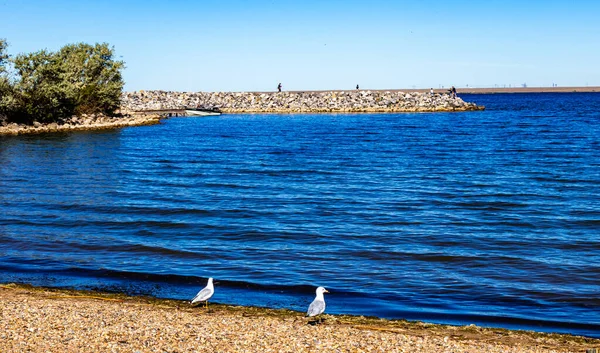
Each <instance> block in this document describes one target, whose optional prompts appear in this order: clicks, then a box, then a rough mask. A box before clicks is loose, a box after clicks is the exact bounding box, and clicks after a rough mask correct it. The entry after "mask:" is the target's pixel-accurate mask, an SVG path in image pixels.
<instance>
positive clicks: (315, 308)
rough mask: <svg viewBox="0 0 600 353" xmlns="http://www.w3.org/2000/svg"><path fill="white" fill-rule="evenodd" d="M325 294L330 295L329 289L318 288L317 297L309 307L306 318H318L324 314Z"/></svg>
mask: <svg viewBox="0 0 600 353" xmlns="http://www.w3.org/2000/svg"><path fill="white" fill-rule="evenodd" d="M323 293H329V292H328V291H327V289H325V288H323V287H319V288H317V296H316V297H315V300H313V302H312V303H310V306H309V307H308V311H307V312H306V316H308V317H311V316H317V315H320V314H322V313H323V312H324V311H325V298H323Z"/></svg>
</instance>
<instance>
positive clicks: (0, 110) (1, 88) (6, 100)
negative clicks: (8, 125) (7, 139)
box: [0, 38, 14, 122]
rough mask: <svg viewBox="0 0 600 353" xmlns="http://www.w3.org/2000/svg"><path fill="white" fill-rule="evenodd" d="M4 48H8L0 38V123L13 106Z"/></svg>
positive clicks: (6, 56) (7, 57)
mask: <svg viewBox="0 0 600 353" xmlns="http://www.w3.org/2000/svg"><path fill="white" fill-rule="evenodd" d="M6 47H8V44H7V43H6V39H2V38H0V122H1V121H2V120H4V119H6V118H7V117H8V116H9V114H10V111H11V110H12V109H11V107H12V106H13V105H14V100H13V95H12V92H11V88H12V87H11V86H10V84H9V81H8V76H7V70H6V64H7V63H8V59H9V56H8V54H7V53H6Z"/></svg>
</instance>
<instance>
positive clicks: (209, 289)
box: [192, 277, 215, 308]
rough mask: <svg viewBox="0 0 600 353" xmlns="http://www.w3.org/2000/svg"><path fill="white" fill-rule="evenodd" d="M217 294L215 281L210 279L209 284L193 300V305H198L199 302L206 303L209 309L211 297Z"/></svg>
mask: <svg viewBox="0 0 600 353" xmlns="http://www.w3.org/2000/svg"><path fill="white" fill-rule="evenodd" d="M213 294H215V287H213V279H212V277H211V278H209V279H208V284H207V285H206V287H204V288H203V289H202V290H201V291H199V292H198V294H196V296H195V297H194V299H192V304H196V303H197V302H205V306H206V307H207V308H208V300H209V299H210V297H212V296H213Z"/></svg>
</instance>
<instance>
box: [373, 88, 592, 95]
mask: <svg viewBox="0 0 600 353" xmlns="http://www.w3.org/2000/svg"><path fill="white" fill-rule="evenodd" d="M449 89H450V87H445V88H434V89H433V91H434V92H435V93H445V92H448V90H449ZM429 90H430V89H429V88H413V89H408V88H407V89H393V90H383V89H376V90H371V91H390V92H393V91H401V92H429ZM456 91H457V93H468V94H495V93H591V92H600V86H585V87H488V88H471V87H456Z"/></svg>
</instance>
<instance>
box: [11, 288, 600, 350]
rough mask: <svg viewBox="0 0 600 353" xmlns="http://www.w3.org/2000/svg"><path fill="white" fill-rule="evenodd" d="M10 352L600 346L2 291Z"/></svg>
mask: <svg viewBox="0 0 600 353" xmlns="http://www.w3.org/2000/svg"><path fill="white" fill-rule="evenodd" d="M0 302H1V310H2V311H1V313H0V351H1V352H3V353H9V352H317V351H320V352H468V353H470V352H586V350H588V349H592V348H600V340H597V339H590V338H583V337H575V336H569V335H551V334H539V333H533V332H523V331H508V330H500V329H483V328H479V327H475V326H467V327H453V326H442V325H433V324H423V323H410V322H405V321H389V320H382V319H374V318H371V319H369V318H362V317H350V316H331V315H326V316H325V320H324V322H323V323H322V324H314V322H312V321H310V320H308V319H306V318H305V317H304V316H303V314H302V313H298V312H293V311H288V310H270V309H261V308H251V307H233V306H227V305H216V304H210V305H209V308H208V309H205V308H203V307H191V306H190V305H189V304H188V303H187V302H183V301H171V300H158V299H154V298H143V297H128V296H125V295H115V294H105V293H92V292H82V291H68V290H57V289H44V288H34V287H29V286H21V285H12V284H9V285H0Z"/></svg>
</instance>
